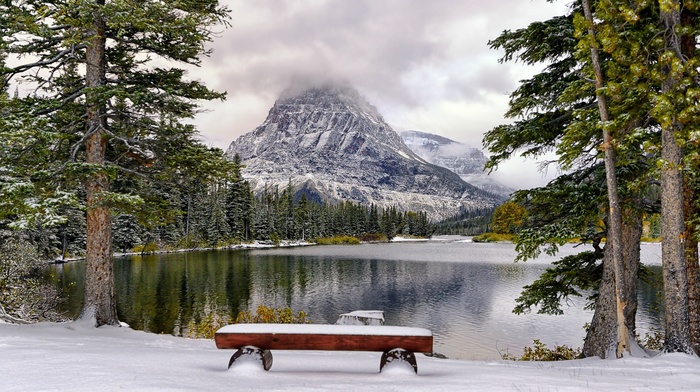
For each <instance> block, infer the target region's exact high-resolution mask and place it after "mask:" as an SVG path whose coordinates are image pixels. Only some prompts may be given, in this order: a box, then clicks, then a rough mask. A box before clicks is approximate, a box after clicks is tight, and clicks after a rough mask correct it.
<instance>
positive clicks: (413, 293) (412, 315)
mask: <svg viewBox="0 0 700 392" xmlns="http://www.w3.org/2000/svg"><path fill="white" fill-rule="evenodd" d="M282 265H283V266H285V267H286V268H287V269H288V271H289V274H287V275H286V276H276V277H275V278H274V279H270V276H274V275H275V274H274V273H271V272H272V271H271V270H274V269H277V268H278V267H277V266H282ZM256 266H257V267H258V268H261V269H260V270H258V271H257V272H259V275H258V274H253V275H252V279H253V282H254V283H253V287H254V289H253V292H252V293H251V294H252V300H251V302H252V303H253V304H259V303H262V304H269V303H275V304H278V305H285V306H292V307H294V308H298V309H304V310H306V311H308V312H309V313H310V314H311V315H313V316H315V317H322V319H320V320H316V321H318V322H329V323H332V322H335V320H336V318H337V317H338V315H340V314H341V313H346V312H349V311H352V310H358V309H378V310H385V311H387V313H386V315H385V317H386V323H387V324H389V325H409V324H412V323H415V322H416V318H419V319H420V318H423V319H426V320H430V324H432V325H433V327H435V326H440V325H447V324H449V323H450V319H454V318H455V317H465V316H468V317H469V318H471V319H473V320H475V321H479V320H482V319H483V318H484V317H486V316H487V315H488V313H489V311H490V309H491V307H492V300H493V298H494V297H495V296H494V295H493V290H494V287H495V285H496V284H497V283H498V279H497V276H494V277H493V278H491V277H489V275H493V274H495V273H496V271H494V269H493V266H488V265H484V264H456V263H439V264H436V263H415V262H387V261H386V260H347V259H345V260H344V259H338V258H313V259H309V258H308V257H307V258H301V257H295V256H274V257H271V259H267V260H265V261H261V262H259V263H256ZM309 276H313V282H312V285H309V281H308V277H309ZM446 308H451V311H450V312H445V309H446ZM423 326H427V324H426V325H423Z"/></svg>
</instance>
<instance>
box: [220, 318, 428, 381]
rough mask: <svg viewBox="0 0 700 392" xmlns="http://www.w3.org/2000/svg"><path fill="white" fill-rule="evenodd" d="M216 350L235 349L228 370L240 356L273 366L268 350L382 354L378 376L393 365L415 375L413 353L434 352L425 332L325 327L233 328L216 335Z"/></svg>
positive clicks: (275, 325)
mask: <svg viewBox="0 0 700 392" xmlns="http://www.w3.org/2000/svg"><path fill="white" fill-rule="evenodd" d="M214 340H215V341H216V347H217V348H220V349H237V351H236V352H235V353H234V354H233V356H231V360H230V361H229V363H228V366H229V368H230V367H231V365H232V364H233V363H234V362H235V361H236V359H238V358H240V357H241V356H242V355H253V356H255V357H257V358H259V359H260V361H261V362H262V365H263V368H264V369H265V370H269V369H270V367H271V366H272V354H271V353H270V350H345V351H381V352H383V354H382V357H381V361H380V364H379V371H380V372H381V371H382V369H383V368H384V366H385V365H386V364H388V363H391V362H392V361H396V360H402V361H406V362H408V363H409V364H410V365H411V366H412V367H413V370H414V371H415V372H416V373H417V372H418V365H417V363H416V356H415V355H414V353H415V352H420V353H431V352H432V351H433V334H432V333H431V332H430V331H429V330H427V329H424V328H412V327H395V326H385V325H382V326H364V325H328V324H323V325H320V324H232V325H227V326H225V327H223V328H221V329H219V330H218V331H216V335H215V337H214Z"/></svg>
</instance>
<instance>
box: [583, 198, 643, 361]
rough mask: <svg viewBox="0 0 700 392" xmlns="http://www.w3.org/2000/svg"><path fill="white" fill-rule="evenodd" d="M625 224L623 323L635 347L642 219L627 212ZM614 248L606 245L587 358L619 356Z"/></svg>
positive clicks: (589, 331) (623, 238)
mask: <svg viewBox="0 0 700 392" xmlns="http://www.w3.org/2000/svg"><path fill="white" fill-rule="evenodd" d="M624 216H625V218H624V219H623V221H622V250H623V252H622V260H623V266H624V268H623V270H624V281H625V282H626V284H625V285H624V286H622V290H623V291H624V294H625V296H626V297H627V298H629V299H630V300H629V301H628V303H627V306H626V307H625V313H624V314H625V316H624V321H625V325H626V327H627V331H628V334H629V336H628V339H630V342H631V344H635V343H634V341H633V339H632V337H633V335H634V331H635V328H636V325H635V316H636V312H637V278H638V275H639V244H640V238H641V235H642V219H641V216H640V215H639V214H638V213H636V211H634V210H631V209H625V210H624ZM611 253H612V246H611V244H610V243H608V244H606V246H605V249H604V256H603V277H602V280H601V282H600V288H599V289H598V299H597V300H596V303H595V312H594V313H593V319H592V320H591V326H590V328H589V329H588V331H587V333H586V338H585V340H584V344H583V355H584V356H585V357H596V356H597V357H601V358H607V357H609V356H610V355H616V351H617V335H618V328H617V325H618V323H617V315H618V313H617V301H616V293H615V291H616V287H615V271H614V267H613V262H612V260H611V257H610V254H611Z"/></svg>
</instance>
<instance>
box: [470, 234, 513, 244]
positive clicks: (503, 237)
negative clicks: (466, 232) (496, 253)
mask: <svg viewBox="0 0 700 392" xmlns="http://www.w3.org/2000/svg"><path fill="white" fill-rule="evenodd" d="M514 239H515V237H514V236H513V235H512V234H496V233H484V234H481V235H477V236H474V237H472V241H474V242H512V241H513V240H514Z"/></svg>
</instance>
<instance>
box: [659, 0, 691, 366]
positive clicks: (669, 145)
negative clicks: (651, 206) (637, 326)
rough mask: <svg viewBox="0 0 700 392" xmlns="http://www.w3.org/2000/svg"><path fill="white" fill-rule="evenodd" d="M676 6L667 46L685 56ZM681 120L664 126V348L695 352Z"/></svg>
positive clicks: (669, 86) (667, 17)
mask: <svg viewBox="0 0 700 392" xmlns="http://www.w3.org/2000/svg"><path fill="white" fill-rule="evenodd" d="M668 3H669V4H671V5H673V6H674V7H673V8H672V9H670V10H668V11H664V12H662V13H661V19H662V23H663V25H664V27H665V29H666V30H665V34H664V40H665V43H666V50H668V51H670V52H671V53H673V54H674V56H676V57H677V58H678V60H679V61H684V60H683V55H682V53H681V42H680V37H679V35H678V28H679V27H680V24H681V20H680V19H681V18H680V9H681V4H680V1H678V0H670V1H669V2H668ZM664 73H665V74H666V79H665V80H664V82H663V83H662V85H661V93H662V94H665V95H671V94H672V93H673V91H674V90H675V88H676V85H677V84H678V80H676V79H675V78H674V76H673V74H672V73H671V69H670V67H669V66H664ZM680 130H681V125H680V123H679V122H678V121H677V120H676V119H675V118H674V119H673V121H671V122H670V123H669V124H665V125H664V126H662V129H661V158H662V159H663V161H664V166H663V168H662V169H661V236H662V242H661V260H662V263H663V280H664V299H665V310H666V320H665V326H666V338H665V342H664V352H685V353H692V352H693V350H692V347H691V343H690V327H689V324H690V320H689V317H688V278H687V274H686V264H685V245H684V243H683V235H684V232H685V223H684V221H683V218H684V215H683V177H682V173H681V162H682V158H683V152H682V150H681V147H680V145H679V144H678V140H677V139H676V132H679V131H680Z"/></svg>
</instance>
